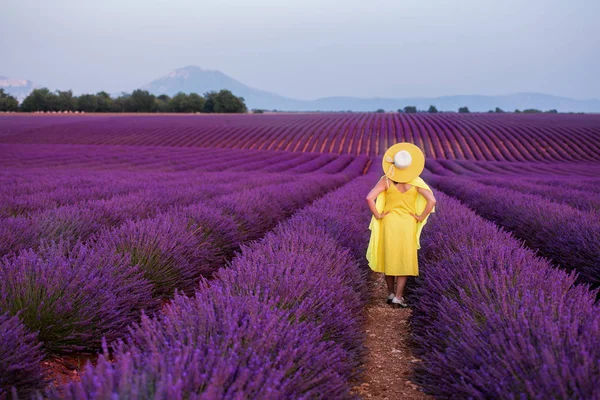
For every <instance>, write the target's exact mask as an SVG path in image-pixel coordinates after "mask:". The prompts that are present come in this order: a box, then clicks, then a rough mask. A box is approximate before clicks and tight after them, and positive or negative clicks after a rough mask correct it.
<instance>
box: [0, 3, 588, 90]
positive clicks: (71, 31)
mask: <svg viewBox="0 0 600 400" xmlns="http://www.w3.org/2000/svg"><path fill="white" fill-rule="evenodd" d="M599 4H600V1H599V0H519V1H517V0H497V1H491V0H369V1H366V0H343V1H342V0H336V1H333V0H251V1H249V0H246V1H243V0H237V1H236V0H213V1H204V0H168V1H167V0H164V1H158V0H93V1H89V0H0V75H7V76H9V77H14V78H25V79H30V80H32V81H34V82H35V83H37V84H41V85H45V86H48V87H50V88H52V89H57V88H60V89H69V88H71V89H73V90H74V91H76V92H81V91H84V92H96V91H99V90H106V91H109V92H112V93H115V92H120V91H131V90H133V89H135V88H137V87H140V86H142V85H144V84H146V83H149V82H150V81H152V80H153V79H155V78H158V77H160V76H162V75H165V74H167V73H168V72H169V71H171V70H173V69H175V68H179V67H184V66H187V65H198V66H200V67H203V68H208V69H217V70H220V71H222V72H224V73H226V74H228V75H230V76H232V77H234V78H236V79H238V80H240V81H242V82H243V83H245V84H247V85H249V86H253V87H256V88H259V89H264V90H269V91H272V92H276V93H279V94H283V95H286V96H289V97H296V98H302V99H312V98H317V97H323V96H334V95H350V96H361V97H374V96H384V97H405V96H440V95H455V94H488V95H492V94H507V93H512V92H524V91H532V92H541V93H549V94H555V95H561V96H569V97H574V98H578V99H585V98H592V97H595V98H600V74H599V71H600V23H598V19H599V18H600V5H599Z"/></svg>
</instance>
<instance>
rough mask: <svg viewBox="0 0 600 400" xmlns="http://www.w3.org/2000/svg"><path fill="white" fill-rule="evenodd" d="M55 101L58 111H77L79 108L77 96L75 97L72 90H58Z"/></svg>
mask: <svg viewBox="0 0 600 400" xmlns="http://www.w3.org/2000/svg"><path fill="white" fill-rule="evenodd" d="M54 101H55V108H56V110H57V111H75V110H76V109H77V97H73V92H72V91H71V90H66V91H60V90H57V91H56V97H55V98H54Z"/></svg>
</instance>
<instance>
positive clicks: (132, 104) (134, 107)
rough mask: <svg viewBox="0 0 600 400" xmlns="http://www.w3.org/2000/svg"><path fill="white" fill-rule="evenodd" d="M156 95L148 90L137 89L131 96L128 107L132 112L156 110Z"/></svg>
mask: <svg viewBox="0 0 600 400" xmlns="http://www.w3.org/2000/svg"><path fill="white" fill-rule="evenodd" d="M155 99H156V98H155V96H154V95H153V94H150V92H148V91H147V90H141V89H136V90H134V91H133V93H131V96H129V104H128V106H129V107H128V109H127V108H126V111H131V112H148V113H149V112H154V111H156V101H155Z"/></svg>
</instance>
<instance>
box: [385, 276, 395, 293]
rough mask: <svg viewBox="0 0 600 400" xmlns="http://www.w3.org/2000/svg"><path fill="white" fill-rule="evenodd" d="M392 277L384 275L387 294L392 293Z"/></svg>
mask: <svg viewBox="0 0 600 400" xmlns="http://www.w3.org/2000/svg"><path fill="white" fill-rule="evenodd" d="M394 278H395V276H394V275H386V276H385V283H386V284H387V289H388V293H394Z"/></svg>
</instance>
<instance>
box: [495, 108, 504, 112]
mask: <svg viewBox="0 0 600 400" xmlns="http://www.w3.org/2000/svg"><path fill="white" fill-rule="evenodd" d="M496 112H497V113H503V112H504V110H503V109H501V108H500V107H496Z"/></svg>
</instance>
